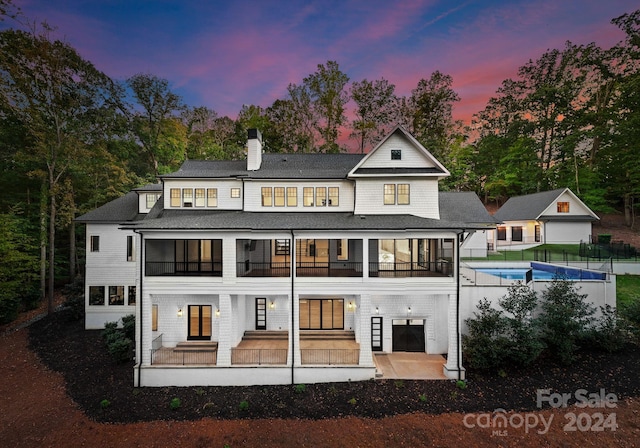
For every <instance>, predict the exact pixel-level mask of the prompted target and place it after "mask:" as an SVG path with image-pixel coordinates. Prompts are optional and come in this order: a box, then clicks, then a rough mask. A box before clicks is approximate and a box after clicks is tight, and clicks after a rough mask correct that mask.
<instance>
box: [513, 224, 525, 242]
mask: <svg viewBox="0 0 640 448" xmlns="http://www.w3.org/2000/svg"><path fill="white" fill-rule="evenodd" d="M511 241H522V227H519V226H516V227H511Z"/></svg>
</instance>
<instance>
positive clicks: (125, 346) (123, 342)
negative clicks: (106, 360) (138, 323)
mask: <svg viewBox="0 0 640 448" xmlns="http://www.w3.org/2000/svg"><path fill="white" fill-rule="evenodd" d="M131 346H132V341H131V339H128V338H125V337H124V336H122V337H120V338H117V339H115V340H113V341H112V342H109V343H107V351H108V352H109V355H111V357H112V358H113V360H114V361H115V362H118V363H120V362H127V361H129V360H130V359H131Z"/></svg>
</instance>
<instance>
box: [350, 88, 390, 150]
mask: <svg viewBox="0 0 640 448" xmlns="http://www.w3.org/2000/svg"><path fill="white" fill-rule="evenodd" d="M395 88H396V86H395V85H394V84H391V83H389V81H387V80H386V79H384V78H382V79H379V80H375V81H367V79H363V80H362V81H360V82H354V83H353V84H352V85H351V98H352V99H353V101H354V103H356V109H355V115H356V118H355V119H354V120H353V121H352V123H351V124H352V126H353V132H352V133H351V137H352V138H357V139H358V141H359V143H358V147H359V149H360V153H362V154H364V147H365V146H366V145H372V144H375V143H377V142H378V141H379V140H381V139H382V137H384V136H385V134H387V132H389V131H390V129H389V125H390V124H393V121H394V119H395V117H396V115H397V109H398V104H397V103H398V98H397V97H396V95H395Z"/></svg>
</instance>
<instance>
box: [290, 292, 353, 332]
mask: <svg viewBox="0 0 640 448" xmlns="http://www.w3.org/2000/svg"><path fill="white" fill-rule="evenodd" d="M300 329H301V330H342V329H344V299H300Z"/></svg>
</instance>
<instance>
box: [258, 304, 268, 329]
mask: <svg viewBox="0 0 640 448" xmlns="http://www.w3.org/2000/svg"><path fill="white" fill-rule="evenodd" d="M266 329H267V299H266V298H264V297H256V330H266Z"/></svg>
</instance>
